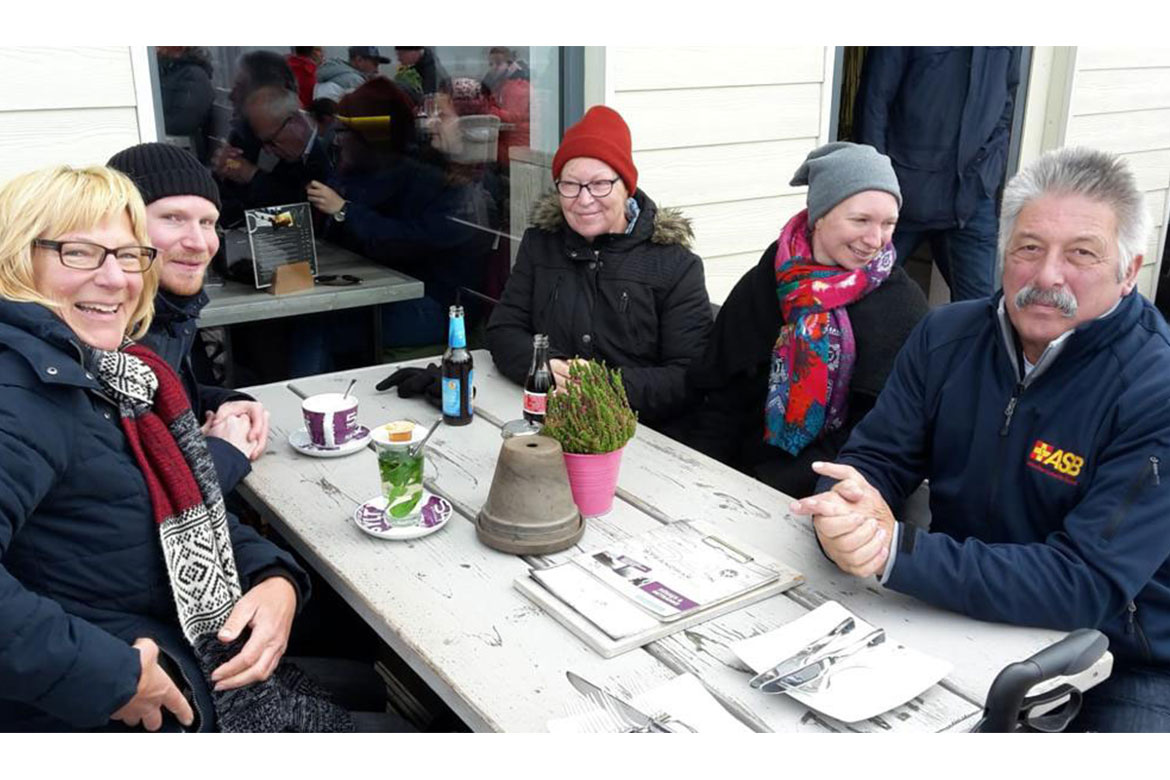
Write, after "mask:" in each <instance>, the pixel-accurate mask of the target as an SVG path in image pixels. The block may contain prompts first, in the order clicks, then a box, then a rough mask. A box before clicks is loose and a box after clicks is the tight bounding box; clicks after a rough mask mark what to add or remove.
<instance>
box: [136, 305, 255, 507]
mask: <svg viewBox="0 0 1170 780" xmlns="http://www.w3.org/2000/svg"><path fill="white" fill-rule="evenodd" d="M207 302H208V298H207V293H205V292H204V291H202V290H200V291H199V292H198V294H196V295H172V294H171V293H168V292H165V291H162V290H160V291H159V293H158V295H156V296H155V297H154V320H153V321H152V322H151V323H150V332H149V333H147V334H146V336H145V337H144V338H143V339H142V343H143V344H145V345H146V346H148V347H150V348H151V349H153V350H154V351H155V352H157V353H158V355H159V356H160V357H161V358H162V359H163V360H165V361H167V363H168V364H169V365H170V367H171V368H173V369H174V370H175V373H176V374H178V375H179V378H180V379H182V380H183V387H184V388H185V389H186V391H187V399H188V400H189V401H190V402H191V410H192V411H193V412H195V419H196V420H199V422H201V423H202V422H203V413H204V412H214V411H215V410H216V409H218V408H219V407H220V405H221V404H224V403H227V402H228V401H252V400H254V399H253V398H252V396H250V395H248V394H247V393H241V392H238V391H236V390H228V389H226V388H223V387H216V386H214V385H202V384H199V382H198V380H196V378H195V367H194V366H193V365H192V363H191V347H192V345H194V343H195V331H196V330H198V327H199V326H198V322H197V321H198V319H199V312H201V311H202V310H203V307H204V306H206V305H207ZM207 449H208V450H209V451H210V452H211V458H212V460H214V461H215V471H216V473H217V474H218V475H219V484H220V487H221V488H222V489H223V492H224V494H225V495H226V494H227V493H230V492H231V491H232V490H234V489H235V487H236V485H237V484H238V483H239V481H240V480H241V479H243V478H244V477H246V476H248V472H250V471H251V470H252V464H251V462H250V461H249V460H248V458H247V456H246V455H244V453H242V452H240V451H239V450H238V449H236V448H235V447H234V446H233V445H231V444H229V443H228V442H226V441H224V440H223V439H218V438H215V437H211V438H209V439H208V440H207Z"/></svg>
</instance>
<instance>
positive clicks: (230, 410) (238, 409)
mask: <svg viewBox="0 0 1170 780" xmlns="http://www.w3.org/2000/svg"><path fill="white" fill-rule="evenodd" d="M235 416H244V417H246V418H247V419H248V442H249V444H251V451H250V452H245V453H244V454H245V455H247V456H248V458H249V459H251V460H257V459H259V457H260V456H261V455H263V454H264V448H265V447H267V446H268V423H269V417H270V415H269V414H268V410H267V409H265V408H264V404H262V403H260V402H259V401H228V402H227V403H224V404H220V407H219V408H218V409H216V410H215V414H214V415H212V418H211V421H210V422H211V424H214V423H215V422H216V421H218V420H225V419H226V418H228V417H235ZM223 438H226V437H223Z"/></svg>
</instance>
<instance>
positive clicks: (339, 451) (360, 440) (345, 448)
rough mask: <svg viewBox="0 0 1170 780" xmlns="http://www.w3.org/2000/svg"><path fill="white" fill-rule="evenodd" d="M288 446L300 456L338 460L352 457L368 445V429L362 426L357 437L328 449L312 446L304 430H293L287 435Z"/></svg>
mask: <svg viewBox="0 0 1170 780" xmlns="http://www.w3.org/2000/svg"><path fill="white" fill-rule="evenodd" d="M288 443H289V445H290V446H291V447H292V448H293V449H294V450H296V451H297V452H299V453H301V454H302V455H309V456H312V457H314V458H340V457H341V456H342V455H352V454H353V453H355V452H357V451H358V450H360V449H362V448H363V447H365V446H366V445H367V444H369V443H370V429H369V428H367V427H366V426H364V425H359V426H358V435H357V436H356V437H354V438H352V439H350V440H349V441H347V442H346V443H345V444H342V445H341V446H340V447H334V448H333V449H329V448H326V447H318V446H317V445H316V444H313V441H312V439H310V438H309V432H308V431H307V430H305V429H304V428H300V429H299V430H295V431H293V432H292V433H290V434H289V435H288Z"/></svg>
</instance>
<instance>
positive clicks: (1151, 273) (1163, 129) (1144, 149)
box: [1061, 47, 1170, 299]
mask: <svg viewBox="0 0 1170 780" xmlns="http://www.w3.org/2000/svg"><path fill="white" fill-rule="evenodd" d="M1061 145H1063V146H1092V147H1096V148H1099V149H1106V150H1108V151H1111V152H1115V153H1117V154H1120V155H1121V156H1122V157H1124V158H1126V159H1127V160H1128V161H1129V163H1130V165H1131V166H1132V167H1133V170H1134V173H1135V174H1136V176H1137V178H1138V184H1139V186H1140V187H1141V189H1142V190H1143V191H1144V192H1145V196H1146V205H1147V207H1148V209H1149V213H1150V218H1151V221H1152V223H1153V226H1154V231H1153V233H1152V235H1151V237H1150V243H1149V246H1148V248H1147V250H1146V254H1145V261H1146V262H1145V266H1144V267H1143V268H1142V273H1141V277H1140V279H1139V289H1140V290H1141V291H1142V292H1143V293H1145V294H1146V296H1147V297H1149V298H1151V299H1152V298H1153V297H1154V291H1155V288H1156V279H1157V276H1156V274H1157V270H1158V267H1159V266H1160V261H1161V257H1162V247H1163V246H1164V243H1165V240H1166V222H1167V218H1168V215H1170V49H1148V48H1146V49H1143V48H1134V47H1079V48H1077V50H1076V53H1075V57H1074V58H1073V59H1072V83H1071V89H1070V91H1069V98H1068V114H1067V122H1066V124H1065V128H1064V134H1063V138H1062V139H1061Z"/></svg>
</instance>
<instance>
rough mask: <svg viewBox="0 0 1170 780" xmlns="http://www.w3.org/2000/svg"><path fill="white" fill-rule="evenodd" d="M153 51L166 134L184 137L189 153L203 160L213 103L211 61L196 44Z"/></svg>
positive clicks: (206, 152)
mask: <svg viewBox="0 0 1170 780" xmlns="http://www.w3.org/2000/svg"><path fill="white" fill-rule="evenodd" d="M155 51H156V52H157V54H158V80H159V92H160V93H161V97H162V110H163V125H164V127H165V129H166V133H167V135H171V136H182V137H185V138H186V139H187V141H188V143H189V144H190V150H191V153H192V154H194V155H195V156H196V157H197V158H199V160H200V161H201V162H206V161H207V158H208V156H209V154H210V151H209V148H208V138H207V133H208V129H209V128H210V127H211V116H210V112H211V105H212V103H214V102H215V89H214V87H212V84H211V76H212V73H213V71H212V67H211V60H210V58H208V56H207V52H206V51H204V50H203V49H201V48H199V47H196V46H156V47H155Z"/></svg>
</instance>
